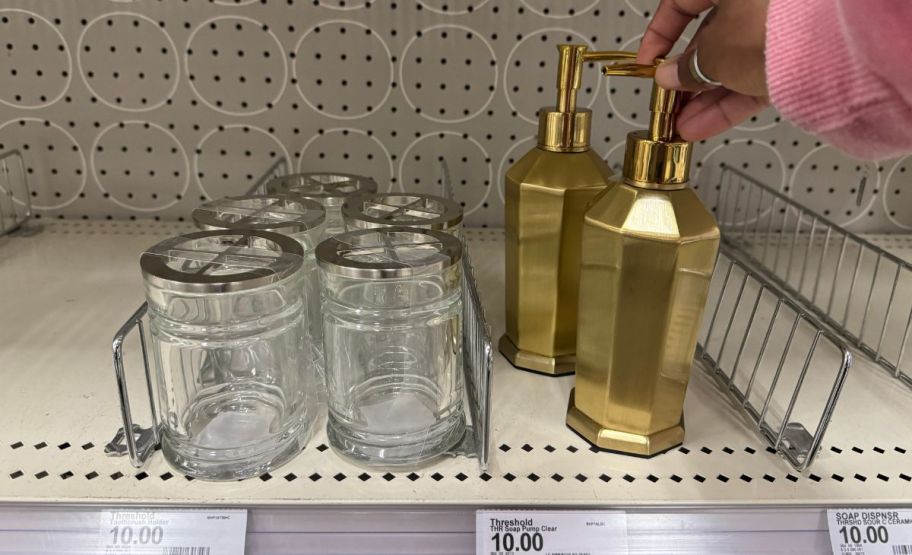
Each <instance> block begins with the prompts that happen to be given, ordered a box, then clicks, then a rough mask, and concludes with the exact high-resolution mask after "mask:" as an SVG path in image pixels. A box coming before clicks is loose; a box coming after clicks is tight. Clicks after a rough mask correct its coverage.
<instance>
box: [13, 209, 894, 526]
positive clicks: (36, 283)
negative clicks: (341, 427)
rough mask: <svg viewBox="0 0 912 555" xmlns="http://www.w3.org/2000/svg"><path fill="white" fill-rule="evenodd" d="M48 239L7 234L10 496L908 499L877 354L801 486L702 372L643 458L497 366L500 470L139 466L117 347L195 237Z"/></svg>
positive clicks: (148, 232) (484, 267)
mask: <svg viewBox="0 0 912 555" xmlns="http://www.w3.org/2000/svg"><path fill="white" fill-rule="evenodd" d="M33 227H34V226H33ZM41 228H42V229H41V230H40V231H38V232H34V233H30V234H24V235H16V236H12V237H8V238H4V239H3V240H0V313H2V314H3V316H2V318H0V338H2V341H0V373H2V377H3V383H4V387H3V388H2V390H0V407H3V408H2V414H3V417H4V418H3V419H4V424H5V425H4V426H3V427H2V429H0V501H5V502H9V503H20V504H26V503H32V504H34V503H38V504H47V503H53V504H60V505H68V504H89V503H94V504H105V505H119V504H169V505H200V504H216V505H243V506H259V507H263V506H296V507H304V506H313V507H319V506H323V507H325V506H329V505H332V506H333V507H334V510H337V511H342V510H344V506H352V507H355V506H357V507H370V506H379V505H382V506H385V507H400V508H401V507H405V508H406V509H403V510H404V511H406V512H409V511H414V510H417V508H418V506H424V507H427V508H428V509H429V510H430V508H432V507H434V508H435V510H443V509H441V507H444V508H445V507H453V510H457V509H456V507H458V508H459V509H458V511H459V512H458V514H460V515H463V517H461V518H463V519H464V518H465V516H464V515H466V514H470V513H469V512H468V511H469V510H470V509H474V508H478V507H508V506H527V507H538V506H560V507H575V506H587V507H620V508H629V509H631V510H633V511H634V512H632V513H631V515H635V514H638V513H637V512H636V511H637V510H644V511H647V513H648V511H656V510H670V509H673V508H674V509H675V510H678V509H680V510H684V508H685V507H689V508H691V509H693V508H695V507H697V508H699V507H703V508H706V509H709V508H712V507H731V506H735V505H739V506H745V505H751V506H754V507H755V508H756V507H757V505H770V506H796V507H798V506H805V507H806V506H813V507H822V506H839V505H859V504H865V505H895V504H902V503H907V502H908V500H909V499H912V419H909V418H908V417H907V415H908V411H909V409H910V408H912V390H910V389H908V388H906V387H905V386H903V385H902V384H900V383H899V382H898V381H896V380H894V379H892V378H891V377H890V376H889V375H887V374H886V373H885V372H884V371H883V370H882V369H881V368H879V367H877V366H875V365H874V364H872V363H870V362H869V361H868V360H866V359H865V358H864V357H863V356H857V357H856V361H855V364H854V367H853V368H852V370H851V372H850V375H849V378H848V382H847V384H846V386H845V389H844V391H843V394H842V398H841V400H840V403H839V406H838V407H837V410H836V413H835V415H834V418H833V421H832V424H831V425H830V428H829V432H828V434H827V436H826V438H825V443H824V447H823V449H822V451H821V453H820V455H819V457H818V459H817V460H816V462H815V463H814V466H813V467H812V468H811V469H810V471H809V472H806V473H804V474H799V473H797V472H795V471H794V470H793V469H791V467H790V466H789V465H788V464H787V463H786V462H785V461H783V460H782V459H781V458H779V457H778V456H777V455H775V454H772V453H769V452H767V450H766V448H765V444H764V443H763V442H762V441H761V440H760V439H759V438H758V437H757V435H756V434H755V432H754V430H753V429H751V427H750V426H749V424H748V423H747V422H746V421H745V420H743V419H742V418H741V416H740V415H739V414H738V412H737V410H736V409H735V408H734V407H732V406H731V405H729V404H728V403H727V401H725V399H724V397H723V396H721V395H719V393H718V391H717V390H716V386H715V385H714V384H713V383H712V381H711V380H710V379H709V378H707V377H706V376H705V375H704V374H703V373H702V372H695V373H694V379H693V380H692V381H691V387H690V391H689V394H688V397H687V403H686V407H685V419H686V422H687V426H688V431H687V438H686V441H685V444H684V446H683V447H682V448H681V449H676V450H673V451H671V452H669V453H666V454H664V455H661V456H658V457H656V458H653V459H650V460H644V459H639V458H632V457H624V456H620V455H615V454H608V453H601V452H594V451H592V450H590V448H589V446H588V444H587V443H585V442H584V441H583V440H581V439H580V438H579V437H577V436H576V435H575V434H574V433H572V432H571V431H570V430H569V429H567V428H566V427H565V425H564V413H565V410H566V403H567V397H568V394H569V391H570V388H571V387H572V383H573V378H572V377H565V378H547V377H541V376H537V375H533V374H530V373H527V372H522V371H519V370H516V369H514V368H513V367H512V366H510V365H509V364H508V363H507V362H506V361H505V360H504V359H503V358H502V357H501V356H500V355H497V356H496V357H495V370H494V374H495V376H494V412H493V438H494V439H493V442H494V444H493V455H492V460H491V465H490V468H489V469H488V471H487V472H486V473H480V471H479V469H478V465H477V461H475V460H472V459H466V458H455V459H447V460H443V461H440V462H438V463H437V464H434V465H433V466H429V467H427V468H423V469H420V470H415V471H414V472H402V473H387V472H385V471H373V470H364V469H362V468H359V467H357V466H354V465H352V464H349V463H348V462H346V461H344V460H342V459H340V458H339V457H338V456H336V455H335V453H334V452H333V451H332V449H329V448H327V446H326V440H325V434H324V433H323V432H322V430H321V431H318V432H317V434H316V436H315V437H314V438H313V440H312V441H311V442H310V443H309V444H308V446H307V447H306V449H305V450H304V451H303V452H302V454H301V456H299V457H298V458H297V459H295V460H294V461H292V462H291V463H290V464H288V465H287V466H285V467H282V468H281V469H279V470H277V471H276V472H274V473H273V474H272V475H271V476H268V477H263V479H253V480H248V481H244V482H234V483H206V482H201V481H189V480H187V479H185V478H184V477H183V476H181V475H178V474H177V473H175V472H173V471H171V470H170V469H169V467H168V466H167V464H166V463H165V461H164V460H163V459H162V457H161V455H160V454H158V453H157V454H155V455H154V456H153V457H152V460H151V461H150V462H149V463H148V464H147V466H146V467H145V468H143V469H141V470H136V469H134V468H132V467H131V466H130V464H129V461H128V460H127V458H110V457H107V456H105V455H104V453H103V446H104V444H105V443H106V442H107V441H108V440H110V438H111V437H112V435H113V433H114V431H115V430H116V428H117V427H118V426H120V416H119V410H118V406H117V401H116V391H115V386H114V376H113V371H112V369H111V352H110V341H111V337H112V335H113V332H114V331H115V330H116V329H117V328H118V326H119V325H120V324H121V323H122V322H123V320H124V319H125V318H126V317H127V316H128V315H129V314H130V313H131V312H132V310H133V309H134V308H135V307H136V306H137V305H138V304H139V303H140V302H141V301H142V284H141V278H140V275H139V269H138V264H137V260H138V257H139V254H140V253H141V252H142V251H143V249H145V248H146V247H148V246H150V245H152V244H154V243H155V242H157V241H159V240H161V239H163V238H165V237H167V236H170V235H173V234H175V233H177V232H180V231H187V230H189V229H190V226H189V225H186V224H174V223H157V222H142V223H138V222H137V223H131V222H95V221H85V222H48V223H42V225H41ZM467 236H468V238H469V244H470V249H471V252H472V258H473V261H474V263H475V265H476V271H477V277H478V280H479V286H480V290H481V295H482V297H483V301H484V303H485V305H486V307H487V313H488V318H489V321H490V324H491V326H492V328H493V337H495V338H496V337H499V335H500V334H501V333H502V329H503V314H502V293H501V291H502V288H503V273H502V260H503V255H502V252H503V233H502V232H501V231H500V230H470V231H469V232H468V233H467ZM874 239H875V240H876V241H877V242H878V244H880V245H882V246H884V247H885V248H887V249H888V250H890V251H892V252H895V253H896V254H898V255H900V256H903V257H910V256H912V237H905V236H882V237H874ZM127 364H128V367H129V366H130V365H131V364H132V365H133V366H132V369H133V370H137V371H135V372H133V374H134V377H135V378H136V385H137V389H136V390H135V391H136V392H137V393H138V392H139V389H138V387H139V384H140V382H141V380H140V379H139V375H140V372H139V371H138V370H139V366H138V365H139V361H138V358H137V357H134V358H133V359H132V360H131V359H130V358H129V357H128V360H127ZM137 393H134V395H136V394H137ZM138 398H139V397H137V399H138ZM638 507H639V508H641V509H637V508H638ZM447 510H449V509H447ZM762 510H764V511H766V510H767V509H762ZM647 513H642V514H647ZM777 514H778V513H777ZM802 514H804V515H805V516H804V517H803V518H805V520H804V521H802V522H804V523H805V525H802V526H803V528H802V529H806V530H811V529H814V528H815V526H816V531H814V532H813V533H812V532H810V531H808V532H807V533H808V534H811V535H810V536H808V538H809V539H810V538H812V537H814V538H817V537H818V536H819V534H820V533H821V530H822V529H825V527H824V526H823V521H820V520H819V519H820V518H821V517H820V511H819V510H816V509H815V510H811V511H810V512H806V513H802ZM779 516H781V514H780V515H779ZM777 518H778V517H777ZM457 521H458V519H457ZM799 521H800V519H799ZM467 522H468V521H467ZM756 522H761V521H756ZM810 522H813V523H816V524H813V525H810V524H807V523H810ZM463 524H465V526H469V527H471V526H470V523H463ZM467 530H468V529H466V530H463V532H464V533H467ZM814 541H816V540H814Z"/></svg>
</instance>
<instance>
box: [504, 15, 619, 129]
mask: <svg viewBox="0 0 912 555" xmlns="http://www.w3.org/2000/svg"><path fill="white" fill-rule="evenodd" d="M559 43H584V44H586V45H588V46H589V48H594V45H593V44H592V42H591V41H590V40H589V39H587V38H586V37H584V36H583V35H581V34H579V33H577V32H576V31H573V30H571V29H561V28H558V27H548V28H546V29H541V30H539V31H536V32H534V33H532V34H529V35H526V36H524V37H523V38H522V39H521V40H520V41H519V42H517V43H516V44H515V45H513V49H512V50H510V55H509V56H507V65H506V67H505V68H504V82H503V86H504V93H505V94H506V95H507V103H508V104H509V105H510V108H511V109H512V110H513V111H514V112H516V114H517V115H518V116H519V117H520V118H522V119H523V120H525V121H528V122H529V123H538V119H537V117H536V113H537V112H538V110H539V109H540V108H542V107H543V106H554V103H555V101H556V96H557V89H556V88H555V87H556V85H555V83H554V76H555V75H557V46H556V45H557V44H559ZM588 65H589V67H587V68H586V69H585V70H584V71H583V81H582V86H581V87H580V90H579V93H578V97H577V104H578V105H580V106H586V107H590V106H592V103H593V102H594V101H595V98H596V94H597V93H598V89H599V84H600V82H601V79H602V78H601V77H600V76H599V73H598V69H597V68H595V67H594V65H595V64H592V63H590V64H588Z"/></svg>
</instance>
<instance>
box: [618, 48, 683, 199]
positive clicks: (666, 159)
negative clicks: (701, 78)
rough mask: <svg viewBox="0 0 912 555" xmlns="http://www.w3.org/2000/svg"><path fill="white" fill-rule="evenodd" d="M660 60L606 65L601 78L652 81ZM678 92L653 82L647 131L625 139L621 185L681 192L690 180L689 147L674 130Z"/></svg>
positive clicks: (638, 132)
mask: <svg viewBox="0 0 912 555" xmlns="http://www.w3.org/2000/svg"><path fill="white" fill-rule="evenodd" d="M661 61H662V60H661V59H657V60H656V63H654V64H652V65H644V64H635V63H620V64H613V65H606V66H604V67H603V68H602V74H603V75H606V76H609V77H610V76H620V77H645V78H650V79H653V78H655V70H656V67H657V66H658V64H659V63H660V62H661ZM681 94H682V93H680V92H679V91H673V90H670V89H665V88H662V87H660V86H658V85H657V84H655V82H654V81H653V84H652V97H651V98H650V101H649V112H650V119H649V128H648V129H647V130H645V131H633V132H631V133H629V134H628V135H627V149H626V152H625V155H624V181H625V182H626V183H628V184H630V185H633V186H635V187H643V188H647V189H665V190H668V189H681V188H683V187H684V186H685V185H687V182H688V181H689V180H690V155H691V151H692V150H693V145H692V144H691V143H689V142H687V141H682V140H681V139H680V137H678V136H677V132H676V130H675V118H676V117H677V113H678V109H679V108H680V105H681Z"/></svg>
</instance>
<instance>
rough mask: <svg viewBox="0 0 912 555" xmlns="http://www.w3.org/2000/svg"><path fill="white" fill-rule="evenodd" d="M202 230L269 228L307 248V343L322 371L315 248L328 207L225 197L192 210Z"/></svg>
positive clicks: (282, 198) (283, 198)
mask: <svg viewBox="0 0 912 555" xmlns="http://www.w3.org/2000/svg"><path fill="white" fill-rule="evenodd" d="M193 222H194V223H195V224H196V226H197V227H199V228H200V229H205V230H212V229H224V230H233V231H238V230H246V229H249V230H255V231H270V232H274V233H281V234H282V235H287V236H289V237H291V238H292V239H294V240H295V241H297V242H298V243H300V245H301V247H302V248H303V249H304V257H303V259H302V268H301V273H302V278H303V282H304V306H305V314H306V319H307V329H308V330H309V332H310V341H309V342H308V343H309V345H310V346H311V348H312V350H313V358H314V361H315V363H316V367H317V371H318V372H319V373H320V375H321V381H322V373H323V317H322V315H321V312H320V274H319V272H318V271H317V260H316V257H315V256H314V250H315V249H316V248H317V245H318V244H319V243H320V241H322V240H323V238H324V236H325V232H326V210H325V209H324V208H323V206H322V205H321V204H319V203H318V202H316V201H314V200H310V199H306V198H301V197H293V196H287V195H272V196H239V197H224V198H221V199H217V200H213V201H209V202H207V203H205V204H203V205H201V206H200V207H199V208H197V209H195V210H194V211H193Z"/></svg>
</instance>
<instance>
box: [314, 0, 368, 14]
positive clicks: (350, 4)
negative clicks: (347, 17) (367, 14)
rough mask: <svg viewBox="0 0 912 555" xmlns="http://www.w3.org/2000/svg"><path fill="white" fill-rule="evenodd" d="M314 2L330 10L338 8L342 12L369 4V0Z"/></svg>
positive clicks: (319, 0)
mask: <svg viewBox="0 0 912 555" xmlns="http://www.w3.org/2000/svg"><path fill="white" fill-rule="evenodd" d="M316 3H317V4H318V5H319V6H320V7H321V8H329V9H330V10H339V11H343V12H348V11H351V10H360V9H361V8H366V7H368V6H370V5H371V2H370V1H369V0H364V1H362V2H358V1H356V0H317V1H316Z"/></svg>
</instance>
